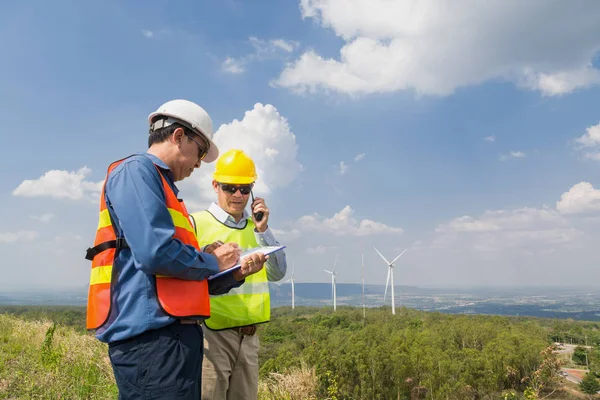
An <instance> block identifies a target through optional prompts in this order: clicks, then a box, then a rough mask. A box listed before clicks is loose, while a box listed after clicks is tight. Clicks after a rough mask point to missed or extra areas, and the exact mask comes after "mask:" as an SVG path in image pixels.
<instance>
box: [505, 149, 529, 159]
mask: <svg viewBox="0 0 600 400" xmlns="http://www.w3.org/2000/svg"><path fill="white" fill-rule="evenodd" d="M525 157H527V155H526V154H525V153H523V152H522V151H511V152H510V153H508V154H502V155H501V156H500V160H501V161H505V160H507V159H509V158H525Z"/></svg>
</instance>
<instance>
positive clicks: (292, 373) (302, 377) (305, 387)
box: [258, 365, 319, 400]
mask: <svg viewBox="0 0 600 400" xmlns="http://www.w3.org/2000/svg"><path fill="white" fill-rule="evenodd" d="M318 383H319V382H318V378H317V374H316V372H315V368H314V367H313V368H309V367H307V366H306V365H302V366H301V367H300V368H291V369H290V370H288V371H287V373H285V374H278V373H270V374H269V377H268V378H266V379H262V380H261V381H260V382H259V384H258V398H259V400H317V387H318Z"/></svg>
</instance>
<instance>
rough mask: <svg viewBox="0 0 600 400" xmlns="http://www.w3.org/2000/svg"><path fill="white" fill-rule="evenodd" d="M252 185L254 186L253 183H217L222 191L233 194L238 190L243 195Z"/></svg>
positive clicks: (247, 192)
mask: <svg viewBox="0 0 600 400" xmlns="http://www.w3.org/2000/svg"><path fill="white" fill-rule="evenodd" d="M253 186H254V185H253V184H249V185H233V184H231V183H219V187H220V188H221V190H223V191H224V192H227V193H231V194H234V193H235V192H237V191H238V190H239V191H240V193H241V194H243V195H246V194H250V191H251V190H252V187H253Z"/></svg>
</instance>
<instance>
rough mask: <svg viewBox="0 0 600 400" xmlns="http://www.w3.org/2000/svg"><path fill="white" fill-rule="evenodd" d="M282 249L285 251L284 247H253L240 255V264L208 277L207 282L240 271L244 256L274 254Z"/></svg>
mask: <svg viewBox="0 0 600 400" xmlns="http://www.w3.org/2000/svg"><path fill="white" fill-rule="evenodd" d="M282 249H285V246H263V247H255V248H253V249H249V250H246V251H245V252H243V253H242V254H241V255H240V262H239V263H238V264H236V265H234V266H233V267H231V268H228V269H226V270H223V271H219V272H217V273H216V274H214V275H211V276H209V277H208V280H209V281H212V280H213V279H215V278H218V277H219V276H222V275H225V274H228V273H230V272H233V271H235V270H236V269H240V268H241V267H242V264H241V262H242V260H243V259H244V257H246V256H248V255H250V254H254V253H264V255H269V254H271V253H275V252H276V251H279V250H282Z"/></svg>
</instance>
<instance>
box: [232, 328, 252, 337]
mask: <svg viewBox="0 0 600 400" xmlns="http://www.w3.org/2000/svg"><path fill="white" fill-rule="evenodd" d="M231 329H233V330H234V331H236V332H237V333H239V334H240V335H244V336H252V335H254V334H255V333H256V325H247V326H238V327H235V328H231Z"/></svg>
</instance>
